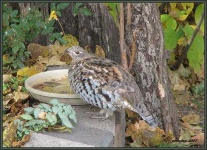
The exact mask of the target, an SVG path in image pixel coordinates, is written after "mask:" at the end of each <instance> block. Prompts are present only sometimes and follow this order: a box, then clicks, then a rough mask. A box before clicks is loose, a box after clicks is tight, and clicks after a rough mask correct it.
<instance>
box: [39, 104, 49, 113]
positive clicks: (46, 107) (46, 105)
mask: <svg viewBox="0 0 207 150" xmlns="http://www.w3.org/2000/svg"><path fill="white" fill-rule="evenodd" d="M39 105H42V106H43V107H44V108H45V109H46V110H48V111H49V112H52V110H51V106H50V105H48V104H44V103H41V104H39Z"/></svg>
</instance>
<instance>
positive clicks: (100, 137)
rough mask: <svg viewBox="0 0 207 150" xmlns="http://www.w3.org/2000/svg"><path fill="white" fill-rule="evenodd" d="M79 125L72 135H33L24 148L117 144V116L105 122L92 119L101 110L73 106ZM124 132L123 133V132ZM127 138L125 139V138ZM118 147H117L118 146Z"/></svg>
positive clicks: (44, 133) (56, 133)
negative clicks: (93, 113)
mask: <svg viewBox="0 0 207 150" xmlns="http://www.w3.org/2000/svg"><path fill="white" fill-rule="evenodd" d="M73 107H74V110H75V111H76V117H77V120H78V123H77V124H74V129H73V130H72V133H61V132H41V133H33V134H32V136H31V139H30V140H29V141H28V142H27V143H26V144H25V145H24V147H113V146H114V143H115V141H114V140H115V136H116V135H115V116H113V117H112V118H111V119H106V120H104V121H102V120H99V119H92V118H91V114H87V113H86V112H97V113H98V111H99V110H100V109H99V108H97V107H93V106H91V105H84V106H73ZM121 132H122V131H121ZM123 138H125V137H123ZM116 146H117V145H116Z"/></svg>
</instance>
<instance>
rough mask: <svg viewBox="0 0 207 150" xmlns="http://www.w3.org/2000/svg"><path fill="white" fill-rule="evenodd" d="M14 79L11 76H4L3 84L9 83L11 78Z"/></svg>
mask: <svg viewBox="0 0 207 150" xmlns="http://www.w3.org/2000/svg"><path fill="white" fill-rule="evenodd" d="M11 77H12V75H11V74H4V75H3V83H7V82H9V80H10V78H11Z"/></svg>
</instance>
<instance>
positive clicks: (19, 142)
mask: <svg viewBox="0 0 207 150" xmlns="http://www.w3.org/2000/svg"><path fill="white" fill-rule="evenodd" d="M30 137H31V134H28V135H25V136H23V138H22V140H21V141H14V142H12V147H22V146H23V145H24V144H25V143H26V142H27V141H29V139H30Z"/></svg>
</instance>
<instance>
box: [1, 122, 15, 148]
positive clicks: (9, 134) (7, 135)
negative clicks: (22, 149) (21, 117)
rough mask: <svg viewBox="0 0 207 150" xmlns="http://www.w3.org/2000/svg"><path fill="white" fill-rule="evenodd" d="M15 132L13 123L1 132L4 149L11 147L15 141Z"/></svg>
mask: <svg viewBox="0 0 207 150" xmlns="http://www.w3.org/2000/svg"><path fill="white" fill-rule="evenodd" d="M16 131H17V125H15V124H14V122H13V121H12V122H11V123H10V124H9V126H7V127H6V128H5V130H4V131H3V144H4V145H5V146H6V147H11V146H12V142H13V141H14V140H15V135H16Z"/></svg>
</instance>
